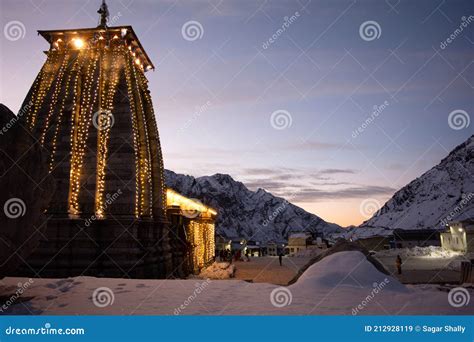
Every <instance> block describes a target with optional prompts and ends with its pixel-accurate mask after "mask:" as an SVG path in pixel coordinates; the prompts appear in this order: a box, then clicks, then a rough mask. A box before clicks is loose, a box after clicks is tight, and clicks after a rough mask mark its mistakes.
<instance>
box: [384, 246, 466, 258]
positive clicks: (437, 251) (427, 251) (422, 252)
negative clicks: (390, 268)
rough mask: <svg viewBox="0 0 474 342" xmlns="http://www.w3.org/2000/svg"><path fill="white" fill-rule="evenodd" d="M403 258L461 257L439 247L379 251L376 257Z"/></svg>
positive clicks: (457, 253)
mask: <svg viewBox="0 0 474 342" xmlns="http://www.w3.org/2000/svg"><path fill="white" fill-rule="evenodd" d="M397 255H400V256H405V257H430V258H442V259H447V258H453V257H456V256H459V255H461V253H460V252H453V251H448V250H446V249H443V248H442V247H439V246H428V247H413V248H402V249H389V250H386V251H380V252H378V253H377V254H376V256H397Z"/></svg>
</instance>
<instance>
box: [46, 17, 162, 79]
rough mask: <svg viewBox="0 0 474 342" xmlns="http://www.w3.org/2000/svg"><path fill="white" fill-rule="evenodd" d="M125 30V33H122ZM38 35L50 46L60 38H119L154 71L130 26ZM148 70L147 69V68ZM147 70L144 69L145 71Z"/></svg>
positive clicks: (61, 31) (82, 29) (50, 32)
mask: <svg viewBox="0 0 474 342" xmlns="http://www.w3.org/2000/svg"><path fill="white" fill-rule="evenodd" d="M124 30H126V31H124ZM123 32H126V35H125V36H124V35H123ZM38 34H39V35H41V36H42V37H43V38H44V39H46V41H48V42H49V43H50V44H53V42H54V41H56V40H57V39H59V38H61V39H63V40H64V37H72V38H74V37H76V36H77V37H84V38H85V39H93V38H94V37H97V35H99V36H102V37H105V38H106V36H110V37H109V38H112V37H114V36H118V37H121V38H122V39H126V41H127V44H128V45H129V46H131V47H132V48H133V50H134V52H136V54H137V55H138V56H140V58H141V59H142V60H143V62H144V64H145V65H147V66H150V67H151V69H155V66H154V65H153V63H152V61H151V59H150V58H149V57H148V55H147V53H146V51H145V49H144V48H143V46H142V44H141V43H140V40H139V39H138V37H137V35H136V33H135V31H134V30H133V28H132V27H131V26H113V27H103V26H98V27H91V28H81V29H62V30H38ZM148 69H149V68H148ZM146 70H147V69H146V68H145V71H146Z"/></svg>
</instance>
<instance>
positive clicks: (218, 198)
mask: <svg viewBox="0 0 474 342" xmlns="http://www.w3.org/2000/svg"><path fill="white" fill-rule="evenodd" d="M165 180H166V185H167V186H168V187H170V188H172V189H173V190H176V191H178V192H180V193H181V194H183V195H184V196H187V197H190V198H195V199H198V200H199V201H201V202H202V203H204V204H206V205H209V206H211V207H213V208H215V209H216V210H217V211H218V216H217V221H216V232H217V233H218V234H220V235H223V236H225V237H227V238H234V237H235V238H237V237H243V238H246V239H249V240H250V239H251V240H255V241H260V242H264V243H265V242H270V241H275V242H285V241H286V240H287V238H288V235H289V234H290V233H292V232H301V231H307V232H310V233H313V234H315V235H324V236H327V235H330V234H333V233H340V232H342V231H343V230H342V227H340V226H339V225H337V224H335V223H329V222H326V221H324V220H323V219H321V218H320V217H319V216H317V215H314V214H311V213H308V212H307V211H305V210H304V209H302V208H300V207H297V206H295V205H294V204H292V203H290V202H288V201H287V200H285V199H284V198H281V197H277V196H274V195H273V194H271V193H270V192H268V191H266V190H264V189H262V188H259V189H258V190H257V191H252V190H250V189H248V188H247V187H246V186H245V184H243V183H242V182H240V181H236V180H234V179H233V178H232V177H231V176H230V175H228V174H222V173H216V174H214V175H212V176H202V177H197V178H195V177H193V176H190V175H183V174H178V173H175V172H173V171H170V170H165Z"/></svg>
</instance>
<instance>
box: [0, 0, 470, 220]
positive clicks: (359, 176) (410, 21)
mask: <svg viewBox="0 0 474 342" xmlns="http://www.w3.org/2000/svg"><path fill="white" fill-rule="evenodd" d="M107 3H108V5H109V10H110V17H111V20H112V21H113V23H112V26H120V25H132V26H133V27H134V30H135V32H136V33H137V35H138V37H139V39H140V40H141V43H142V45H143V46H144V48H145V50H146V51H147V53H148V55H149V56H150V58H151V59H152V60H153V62H154V64H155V66H156V70H155V71H150V72H148V73H147V77H148V79H149V81H150V89H151V93H152V96H153V101H154V105H155V111H156V113H157V120H158V128H159V132H160V136H161V143H162V148H163V154H164V162H165V167H166V168H168V169H171V170H173V171H175V172H178V173H185V174H190V175H193V176H202V175H211V174H215V173H228V174H230V175H231V176H232V177H234V179H236V180H238V181H242V182H243V183H244V184H246V185H247V186H248V187H249V188H251V189H257V188H259V187H261V188H264V189H266V190H267V191H270V192H272V193H273V194H275V195H279V196H283V197H286V198H288V199H289V200H290V201H291V202H293V203H295V204H297V205H299V206H301V207H303V208H304V209H306V210H308V211H310V212H312V213H315V214H317V215H319V216H321V217H322V218H323V219H325V220H327V221H330V222H335V223H338V224H340V225H343V226H346V225H350V224H360V223H361V222H362V221H363V220H365V219H366V218H367V217H364V216H363V213H361V210H360V205H361V203H363V201H364V200H367V199H374V200H376V201H378V202H379V203H380V204H383V203H384V202H385V201H386V200H387V199H389V198H390V197H391V196H392V195H393V193H394V192H395V191H396V190H398V189H399V188H400V187H402V186H404V185H406V184H407V183H408V182H410V181H411V180H413V179H414V178H416V177H418V176H420V175H421V174H422V173H423V172H425V171H427V170H428V169H429V168H431V167H432V166H434V165H435V164H437V163H438V162H439V161H440V160H441V159H442V158H443V157H444V156H446V154H447V153H448V152H449V151H450V150H451V149H452V148H454V147H455V146H456V145H458V144H460V143H462V142H463V141H465V140H466V139H467V138H468V137H469V136H470V135H471V134H473V132H474V129H473V127H474V123H472V122H471V123H470V125H469V126H467V124H464V125H463V127H456V126H455V123H453V122H451V124H450V122H449V120H448V117H449V115H450V113H452V112H453V111H455V114H456V115H459V113H461V114H460V115H461V117H462V118H463V119H467V120H471V118H472V119H474V117H473V115H474V91H473V89H474V88H473V87H474V65H473V56H474V17H469V16H470V15H471V16H472V15H474V2H473V1H472V0H471V1H468V0H466V1H458V0H453V1H446V2H445V1H441V0H428V1H421V0H419V1H413V0H401V1H390V0H387V1H383V0H373V1H372V0H366V1H350V0H349V1H346V0H337V1H334V0H327V1H316V0H312V1H309V0H291V1H277V0H274V1H262V0H260V1H259V0H257V1H256V0H249V1H246V0H238V1H237V0H235V1H230V0H210V1H207V0H202V1H184V0H182V1H173V0H161V1H151V0H142V1H140V0H134V1H133V0H109V1H107ZM0 4H1V5H0V10H1V24H2V28H3V29H2V33H3V34H2V35H1V40H0V56H1V65H0V66H1V69H0V72H1V74H0V101H1V102H2V103H4V104H6V105H7V106H8V107H9V108H10V109H12V110H13V111H18V109H19V108H20V105H21V102H22V101H23V99H24V97H25V95H26V93H27V91H28V90H29V88H30V86H31V84H32V82H33V80H34V78H35V77H36V75H37V73H38V71H39V70H40V68H41V66H42V64H43V63H44V61H45V55H44V54H43V52H42V51H44V50H46V49H47V48H48V44H47V43H46V41H44V39H43V38H41V37H40V36H37V34H36V30H44V29H62V28H82V27H94V26H96V25H97V24H98V22H97V21H98V15H97V14H96V11H97V9H98V7H99V5H100V1H98V0H90V1H85V0H78V1H73V0H68V1H65V0H62V1H59V0H48V1H43V0H2V1H1V2H0ZM285 18H286V19H285ZM190 21H193V22H196V23H190V25H195V26H194V27H195V28H196V29H197V30H198V37H193V36H189V35H188V34H189V32H192V31H189V32H188V33H186V30H183V25H184V26H185V27H186V25H185V24H186V23H188V22H190ZM12 22H19V23H20V24H21V25H19V26H18V27H19V28H20V31H23V32H21V35H20V37H12V36H9V35H11V34H12V32H7V31H8V30H7V26H8V25H9V24H10V26H11V23H12ZM285 22H287V23H288V25H286V26H285V25H284V23H285ZM366 22H369V23H366ZM364 23H366V24H367V25H369V30H368V31H364V30H363V29H362V30H361V25H362V28H363V27H364V25H363V24H364ZM463 23H464V26H463ZM17 24H18V23H17ZM197 24H198V25H197ZM282 27H284V29H282ZM460 27H462V30H459V29H460ZM370 28H374V29H375V36H371V35H370V33H371V32H370ZM279 29H280V30H279ZM456 30H457V31H456ZM372 33H373V32H372ZM23 34H24V36H23ZM272 36H273V38H272ZM450 36H452V37H454V38H453V39H452V40H450V41H449V42H448V41H447V39H448V38H449V37H450ZM185 38H186V39H185ZM194 38H196V39H194ZM374 106H377V112H376V113H375V114H374V113H373V111H374ZM272 113H274V114H273V115H272ZM272 119H273V120H272ZM367 119H370V120H369V121H370V122H369V123H368V124H367V125H366V124H364V122H365V121H366V120H367ZM281 125H282V126H281ZM453 127H454V128H460V129H454V128H453Z"/></svg>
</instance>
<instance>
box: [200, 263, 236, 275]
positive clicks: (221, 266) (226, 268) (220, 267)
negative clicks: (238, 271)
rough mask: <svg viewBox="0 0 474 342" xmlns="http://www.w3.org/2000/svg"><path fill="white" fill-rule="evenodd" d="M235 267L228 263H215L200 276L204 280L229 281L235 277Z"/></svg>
mask: <svg viewBox="0 0 474 342" xmlns="http://www.w3.org/2000/svg"><path fill="white" fill-rule="evenodd" d="M234 272H235V265H234V264H230V263H228V262H214V263H213V264H212V265H210V266H209V267H206V268H205V269H204V270H202V271H201V273H200V274H199V277H200V278H203V279H229V278H233V277H234Z"/></svg>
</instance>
